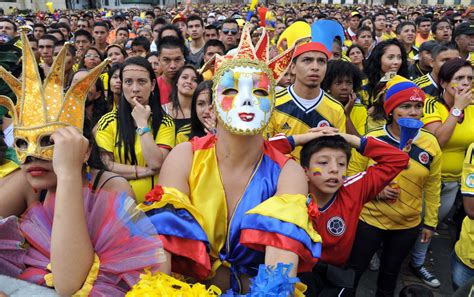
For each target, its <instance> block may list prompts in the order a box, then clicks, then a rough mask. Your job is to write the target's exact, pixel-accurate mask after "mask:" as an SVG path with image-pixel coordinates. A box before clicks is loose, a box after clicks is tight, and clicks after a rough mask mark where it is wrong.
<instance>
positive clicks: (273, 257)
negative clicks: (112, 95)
mask: <svg viewBox="0 0 474 297" xmlns="http://www.w3.org/2000/svg"><path fill="white" fill-rule="evenodd" d="M268 42H269V38H268V35H266V34H265V32H264V34H263V35H262V37H261V39H260V42H259V43H257V44H258V45H259V46H257V48H254V46H253V44H252V41H251V37H250V34H249V28H248V27H244V29H243V33H242V38H241V43H240V45H239V47H238V49H236V55H235V56H230V55H227V56H223V57H222V56H218V57H216V58H215V72H214V73H215V77H214V87H213V99H214V111H213V112H215V113H216V115H217V119H218V120H217V127H216V135H212V134H210V135H207V136H204V137H202V138H194V139H192V140H191V141H190V142H185V143H182V144H180V145H178V146H177V147H176V148H175V149H174V150H173V151H172V152H171V153H170V154H169V156H168V158H167V159H166V160H165V162H164V164H163V167H162V170H161V174H160V184H161V185H160V186H157V187H155V189H153V190H152V191H151V192H150V193H149V194H148V195H147V202H144V203H143V204H141V205H140V206H139V207H140V208H141V209H143V210H144V211H146V212H147V214H148V215H149V216H150V218H151V219H152V221H153V223H154V225H155V227H156V229H157V231H158V232H160V234H161V235H160V236H161V238H162V240H163V241H164V247H165V250H166V251H167V257H168V260H169V261H170V263H171V271H173V272H178V273H181V274H184V275H186V276H192V277H194V278H195V279H197V280H206V284H216V285H217V286H218V287H220V288H221V289H222V290H223V291H226V290H227V289H229V288H230V289H232V291H233V292H234V293H242V292H246V291H247V290H248V287H249V277H253V276H255V275H256V274H257V272H258V266H259V265H260V264H265V265H276V264H278V263H286V264H291V265H292V268H291V271H290V276H296V272H297V271H310V270H311V268H312V267H313V265H314V263H315V262H316V261H317V258H318V257H319V252H320V250H319V249H320V242H319V241H320V238H319V235H318V234H317V233H316V232H315V231H314V229H313V227H312V226H311V224H310V223H309V216H308V213H307V207H306V203H307V197H306V195H307V184H306V182H305V177H304V171H303V169H302V168H301V167H300V166H299V165H298V164H296V162H295V161H293V160H290V159H288V158H287V157H285V156H284V155H283V154H281V153H280V152H278V151H277V150H276V149H274V148H273V147H272V146H271V145H269V144H268V142H267V141H265V140H264V138H263V136H262V131H263V130H264V129H265V127H266V126H267V124H268V122H269V120H270V117H271V114H272V110H273V106H274V102H275V94H274V86H275V81H276V80H278V78H280V77H281V76H282V75H283V73H284V70H285V69H286V68H287V66H288V65H289V63H290V62H291V56H292V55H293V49H289V50H287V51H286V52H284V53H283V54H282V56H279V57H276V58H275V59H273V60H272V61H269V57H268V56H267V54H268V51H267V50H266V47H267V46H268ZM205 68H206V66H205V67H204V69H205ZM278 293H279V292H278Z"/></svg>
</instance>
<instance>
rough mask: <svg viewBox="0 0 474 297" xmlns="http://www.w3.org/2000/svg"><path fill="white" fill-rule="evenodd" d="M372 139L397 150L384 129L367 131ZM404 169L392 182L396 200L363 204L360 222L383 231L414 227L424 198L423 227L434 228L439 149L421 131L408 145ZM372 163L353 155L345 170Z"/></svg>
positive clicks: (354, 170) (357, 169)
mask: <svg viewBox="0 0 474 297" xmlns="http://www.w3.org/2000/svg"><path fill="white" fill-rule="evenodd" d="M367 135H368V136H373V137H376V138H377V139H380V140H382V141H385V142H387V143H389V144H391V145H393V146H396V147H398V146H399V141H398V140H397V139H396V138H395V137H393V136H392V135H391V134H390V132H389V131H388V130H387V128H386V126H384V127H381V128H379V129H377V130H374V131H371V132H369V133H368V134H367ZM409 155H410V161H409V165H408V168H407V169H405V170H403V171H402V172H401V173H400V174H399V175H398V176H397V177H396V178H395V179H394V181H396V182H397V183H398V185H399V186H400V190H401V192H400V197H399V198H398V199H397V200H396V201H395V202H394V203H388V202H386V201H385V200H381V201H377V200H372V201H370V202H368V203H366V204H365V206H364V208H363V210H362V212H361V215H360V219H361V220H362V221H364V222H365V223H367V224H369V225H371V226H374V227H377V228H379V229H383V230H402V229H409V228H413V227H416V226H418V225H419V224H420V222H421V206H422V201H423V199H424V202H425V217H424V224H425V225H427V226H430V227H436V225H437V224H438V208H439V205H440V191H441V148H440V147H439V145H438V141H437V140H436V138H435V137H434V135H432V134H431V133H429V132H428V131H426V130H423V129H421V130H420V132H419V134H418V136H417V137H416V138H415V140H414V141H413V143H412V145H411V150H410V152H409ZM373 164H374V161H373V160H371V159H369V158H367V157H364V156H362V155H361V154H359V153H357V152H355V153H353V155H352V157H351V160H350V162H349V167H348V172H347V174H348V176H351V175H354V174H356V173H359V172H362V171H365V170H366V169H367V168H368V167H369V166H371V165H373Z"/></svg>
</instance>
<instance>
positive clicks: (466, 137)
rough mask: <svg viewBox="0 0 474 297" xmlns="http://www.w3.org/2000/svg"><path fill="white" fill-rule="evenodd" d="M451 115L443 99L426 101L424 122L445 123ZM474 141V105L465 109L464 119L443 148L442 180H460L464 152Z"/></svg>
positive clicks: (426, 123) (457, 125) (427, 123)
mask: <svg viewBox="0 0 474 297" xmlns="http://www.w3.org/2000/svg"><path fill="white" fill-rule="evenodd" d="M448 116H449V109H448V107H447V106H446V105H445V104H444V103H443V102H442V101H441V99H435V98H429V99H428V100H426V101H425V107H424V116H423V118H422V121H423V123H424V124H425V126H426V125H429V124H430V123H434V122H441V123H444V122H445V121H446V119H447V118H448ZM473 142H474V105H469V106H468V107H467V108H466V109H464V120H463V121H462V123H457V124H456V127H455V128H454V131H453V134H452V135H451V138H450V139H449V140H448V142H447V143H446V144H445V145H444V147H443V148H442V150H443V158H442V160H443V161H442V169H441V172H442V177H441V178H442V180H443V181H446V182H452V181H459V180H460V178H461V171H462V164H463V159H464V153H465V152H466V149H467V148H468V147H469V145H470V144H471V143H473Z"/></svg>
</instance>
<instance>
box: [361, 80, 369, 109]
mask: <svg viewBox="0 0 474 297" xmlns="http://www.w3.org/2000/svg"><path fill="white" fill-rule="evenodd" d="M359 98H360V101H361V102H362V104H364V105H365V106H370V105H371V102H369V100H370V94H369V80H368V79H367V78H364V79H363V80H362V87H361V89H360V91H359Z"/></svg>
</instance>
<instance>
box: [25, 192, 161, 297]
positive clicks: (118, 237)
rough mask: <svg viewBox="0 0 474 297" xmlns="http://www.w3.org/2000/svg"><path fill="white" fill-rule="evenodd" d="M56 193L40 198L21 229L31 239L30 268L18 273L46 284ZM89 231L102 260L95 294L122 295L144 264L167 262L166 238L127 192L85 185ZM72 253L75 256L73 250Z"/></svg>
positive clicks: (154, 267) (153, 266) (27, 260)
mask: <svg viewBox="0 0 474 297" xmlns="http://www.w3.org/2000/svg"><path fill="white" fill-rule="evenodd" d="M54 202H55V196H54V195H50V196H48V197H47V198H46V200H45V202H44V203H43V204H41V203H36V204H35V205H33V206H32V207H30V208H29V209H28V210H27V211H26V212H25V214H24V215H23V217H22V220H21V222H20V229H21V231H22V232H23V234H24V236H25V238H26V241H27V242H28V244H30V248H28V250H27V253H26V256H25V261H24V262H25V264H26V267H27V268H26V269H25V270H24V272H23V273H22V274H21V275H20V276H19V278H21V279H24V280H27V281H31V282H34V283H37V284H45V279H44V276H45V275H46V274H48V273H50V271H49V270H48V269H47V266H48V264H49V263H50V260H49V259H50V243H51V230H52V220H53V214H54V204H55V203H54ZM84 209H85V213H86V217H87V224H88V229H89V235H90V238H91V241H92V244H93V246H94V250H95V253H96V254H97V256H98V258H99V260H100V267H99V274H98V277H97V279H96V281H95V282H94V287H93V289H92V291H91V292H90V295H91V296H120V295H124V293H125V292H127V291H128V290H129V289H130V287H132V286H133V285H134V284H135V283H136V282H138V280H139V276H140V273H142V272H143V271H144V269H145V268H149V269H150V270H152V271H156V270H157V269H158V267H159V263H162V262H164V261H165V256H164V252H163V249H162V243H161V241H160V239H159V236H158V235H157V234H156V229H155V227H154V226H153V224H152V223H151V222H150V221H149V219H148V217H147V216H146V215H145V214H144V213H143V212H142V211H139V210H137V209H136V204H135V201H134V200H133V199H131V198H127V197H126V195H125V194H116V193H109V192H105V191H100V192H98V193H95V194H94V193H92V192H91V191H90V190H89V189H84ZM71 257H74V255H71Z"/></svg>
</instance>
